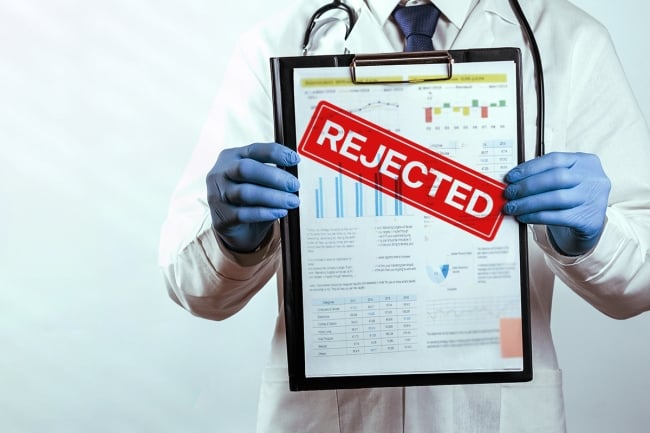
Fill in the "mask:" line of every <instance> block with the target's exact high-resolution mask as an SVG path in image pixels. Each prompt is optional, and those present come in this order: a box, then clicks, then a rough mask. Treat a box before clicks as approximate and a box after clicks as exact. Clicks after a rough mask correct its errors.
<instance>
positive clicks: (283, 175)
mask: <svg viewBox="0 0 650 433" xmlns="http://www.w3.org/2000/svg"><path fill="white" fill-rule="evenodd" d="M298 161H299V157H298V154H297V153H296V152H294V151H292V150H291V149H289V148H288V147H285V146H283V145H281V144H278V143H254V144H250V145H248V146H244V147H238V148H233V149H226V150H224V151H222V152H221V153H220V154H219V157H218V158H217V162H216V163H215V165H214V167H213V168H212V170H210V172H209V173H208V175H207V177H206V184H207V189H208V205H209V206H210V214H211V215H212V224H213V226H214V228H215V230H216V231H217V233H218V234H219V236H220V237H221V239H222V240H223V241H224V242H225V243H226V245H228V247H230V248H231V249H232V250H234V251H238V252H250V251H253V250H255V248H256V247H258V246H259V245H260V244H261V243H262V241H263V240H264V238H265V237H266V236H267V234H268V233H269V230H270V228H271V225H272V223H273V221H275V220H276V219H278V218H282V217H284V216H285V215H287V212H288V209H293V208H296V207H298V205H299V203H300V201H299V199H298V196H297V195H296V194H295V192H297V191H298V188H299V186H300V185H299V183H298V179H297V178H296V177H295V176H293V175H292V174H291V173H289V172H287V171H285V170H283V169H281V168H278V167H275V166H273V165H269V164H276V165H279V166H285V167H290V166H294V165H296V164H297V163H298Z"/></svg>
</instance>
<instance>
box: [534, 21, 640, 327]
mask: <svg viewBox="0 0 650 433" xmlns="http://www.w3.org/2000/svg"><path fill="white" fill-rule="evenodd" d="M572 65H573V66H572V74H571V77H566V78H567V79H568V80H569V85H570V87H569V90H568V91H569V92H570V97H569V98H570V101H571V102H570V104H569V107H568V115H569V123H568V131H567V147H566V148H567V150H568V151H575V152H588V153H595V154H597V155H598V156H599V157H600V159H601V162H602V164H603V168H604V170H605V173H606V174H607V175H608V177H609V178H610V180H611V183H612V190H611V193H610V197H609V206H608V209H607V222H606V226H605V230H604V232H603V235H602V237H601V239H600V241H599V243H598V244H597V245H596V247H594V248H593V249H592V250H591V251H590V252H588V253H587V254H585V255H583V256H581V257H565V256H562V255H560V254H558V253H557V252H556V251H555V250H554V249H553V247H552V246H551V244H550V242H549V239H548V237H547V232H546V229H545V227H543V226H535V227H534V228H533V232H534V237H535V240H536V242H537V243H538V244H539V245H540V246H541V248H542V249H543V250H544V252H545V253H546V262H547V264H548V265H549V266H550V267H551V269H552V270H553V271H554V272H555V274H556V275H557V276H558V277H559V278H560V279H561V280H562V281H563V282H564V283H566V284H567V285H568V286H569V287H570V288H571V289H573V290H574V291H575V292H576V293H578V294H579V295H580V296H581V297H582V298H584V299H585V300H587V301H588V302H589V303H591V304H592V305H593V306H594V307H596V308H597V309H599V310H600V311H602V312H603V313H605V314H607V315H609V316H612V317H615V318H619V319H623V318H628V317H632V316H634V315H637V314H640V313H641V312H644V311H647V310H650V253H649V251H648V248H649V243H650V170H648V162H649V161H650V134H649V133H648V127H647V124H646V121H645V119H644V117H643V115H642V114H641V112H640V109H639V107H638V104H637V102H636V100H635V98H634V95H633V94H632V92H631V89H630V87H629V85H628V82H627V79H626V77H625V75H624V72H623V69H622V67H621V65H620V62H619V61H618V57H617V55H616V52H615V50H614V47H613V44H612V42H611V40H610V38H609V35H608V33H607V32H606V31H605V30H604V29H602V28H600V27H598V28H597V29H595V30H594V29H593V28H592V29H589V31H585V32H583V33H581V34H580V35H579V36H578V40H577V41H576V43H575V49H574V52H573V60H572ZM549 108H550V109H552V107H549Z"/></svg>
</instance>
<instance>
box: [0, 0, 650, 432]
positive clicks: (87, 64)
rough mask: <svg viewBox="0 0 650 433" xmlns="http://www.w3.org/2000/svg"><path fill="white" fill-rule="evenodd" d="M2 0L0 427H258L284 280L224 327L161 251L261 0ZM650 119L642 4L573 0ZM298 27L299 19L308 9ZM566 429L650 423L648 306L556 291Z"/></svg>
mask: <svg viewBox="0 0 650 433" xmlns="http://www.w3.org/2000/svg"><path fill="white" fill-rule="evenodd" d="M223 3H225V2H217V1H208V0H185V1H183V2H178V1H171V0H156V1H153V0H138V1H127V0H104V1H97V0H89V1H88V0H87V1H80V0H21V1H13V2H11V3H10V2H9V1H8V0H0V164H1V166H0V431H2V432H4V433H19V432H20V433H23V432H29V433H36V432H45V431H47V432H49V433H57V432H66V433H77V432H79V433H81V432H84V433H85V432H95V433H104V432H156V433H166V432H183V433H194V432H197V433H198V432H219V433H229V432H233V433H241V432H247V431H252V430H253V426H254V419H255V412H256V403H257V390H258V386H259V376H260V370H261V368H262V364H263V362H264V359H265V358H266V354H267V352H268V349H269V347H268V342H269V339H270V336H271V331H272V327H273V317H274V308H275V298H274V296H275V294H274V293H273V291H272V290H266V291H264V292H263V293H261V294H260V295H259V296H258V297H257V298H256V299H254V301H253V302H252V303H251V304H250V305H249V306H248V307H247V308H246V309H245V310H244V311H243V312H241V313H240V314H239V315H237V316H235V317H233V318H232V319H230V320H228V321H226V322H221V323H215V322H210V321H207V320H202V319H198V318H194V317H192V316H191V315H189V314H188V313H186V312H184V311H183V310H182V309H180V308H179V307H177V306H176V305H175V304H173V303H172V302H171V301H170V300H169V299H168V298H167V295H166V293H165V290H164V288H163V284H162V279H161V277H160V273H159V271H158V268H157V265H156V254H157V244H158V234H159V228H160V224H161V222H162V220H163V218H164V215H165V212H166V207H167V202H168V199H169V196H170V194H171V191H172V188H173V186H174V184H175V182H176V181H177V179H178V177H179V175H180V172H181V169H182V167H183V165H184V163H185V162H186V161H187V159H188V157H189V153H190V151H191V150H192V148H193V146H194V144H195V143H196V141H197V139H198V136H199V133H200V130H201V127H202V125H203V123H204V121H205V118H206V116H207V113H208V110H209V107H210V105H211V103H212V99H213V97H214V95H215V93H216V90H217V87H218V85H219V82H220V79H221V76H222V73H223V68H224V64H225V61H226V59H227V57H228V53H229V52H230V47H231V45H232V43H233V41H234V40H235V38H236V37H237V33H238V31H239V29H238V28H237V24H236V20H235V19H233V18H232V16H231V15H230V14H231V13H235V12H240V11H242V10H243V9H244V8H245V9H246V10H247V11H251V12H252V13H253V14H254V15H256V16H257V17H258V18H261V17H262V16H263V15H264V14H265V10H266V9H267V7H268V3H269V2H264V1H262V0H250V1H246V2H241V3H238V2H228V4H227V7H226V8H225V9H223V7H222V6H220V5H222V4H223ZM576 3H577V4H579V5H580V6H582V7H584V8H586V9H587V10H588V11H589V12H591V13H592V14H593V15H595V16H596V17H597V18H598V19H600V20H601V21H603V22H604V23H605V24H606V25H607V26H608V27H609V29H610V31H611V33H612V36H613V38H614V41H615V44H616V46H617V48H618V51H619V54H620V58H621V60H622V62H623V64H624V66H625V69H626V71H627V73H628V76H629V79H630V81H631V83H632V85H633V87H634V89H635V92H636V94H637V97H638V99H639V102H640V104H641V107H642V109H643V111H644V113H645V114H646V118H650V99H649V98H648V96H649V95H650V91H649V90H650V88H649V84H648V79H647V71H648V70H650V65H649V63H648V62H649V61H648V56H647V41H648V40H650V30H649V26H648V25H647V16H648V12H650V6H647V5H646V4H645V3H639V2H636V1H633V0H621V1H619V2H605V1H604V0H580V1H576ZM297 24H298V25H303V23H297ZM553 328H554V332H555V336H556V342H557V348H558V351H559V356H560V361H561V364H562V366H563V368H564V373H565V394H566V406H567V413H568V426H569V430H570V432H590V433H610V432H613V431H624V432H627V433H642V432H647V431H648V421H650V414H649V413H648V410H647V409H648V401H649V399H648V392H649V391H648V390H650V375H649V374H648V372H647V366H648V364H649V361H650V343H648V331H649V330H650V314H646V315H645V316H641V317H638V318H635V319H632V320H628V321H623V322H617V321H614V320H611V319H608V318H606V317H604V316H603V315H601V314H600V313H598V312H596V311H595V310H593V309H592V308H591V307H590V306H588V305H587V304H586V303H584V302H583V301H581V300H580V299H578V298H577V296H575V295H574V294H573V293H572V292H570V291H568V290H566V289H564V288H558V290H557V294H556V298H555V312H554V320H553Z"/></svg>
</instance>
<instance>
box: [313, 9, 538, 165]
mask: <svg viewBox="0 0 650 433" xmlns="http://www.w3.org/2000/svg"><path fill="white" fill-rule="evenodd" d="M509 2H510V6H511V7H512V9H513V10H514V11H515V14H516V15H517V19H518V20H519V23H520V24H521V26H522V27H523V32H524V35H525V37H526V39H527V40H528V43H529V44H530V50H531V55H532V57H533V64H534V73H535V91H536V93H537V123H538V125H537V131H536V146H535V156H536V157H539V156H542V155H544V153H545V149H544V110H545V107H544V105H545V103H544V73H543V71H542V58H541V55H540V53H539V47H538V45H537V40H536V39H535V35H534V33H533V29H532V28H531V27H530V24H529V23H528V20H527V19H526V15H525V14H524V11H523V10H522V9H521V6H520V5H519V2H518V1H517V0H509ZM332 11H334V12H336V11H340V13H339V14H338V15H337V14H333V15H332V16H330V17H325V14H328V13H329V12H332ZM341 13H342V15H341ZM340 16H343V18H340ZM356 22H357V13H356V11H355V10H354V9H352V8H351V7H350V6H349V5H347V4H345V3H343V2H342V1H341V0H333V1H332V2H331V3H327V4H325V5H323V6H321V7H320V8H318V9H317V10H316V12H314V14H313V15H312V16H311V18H310V20H309V23H308V24H307V29H306V30H305V36H304V38H303V42H302V53H303V55H307V54H308V52H309V49H310V47H311V46H312V43H313V40H314V38H313V36H314V35H315V34H316V33H318V31H319V30H320V29H321V28H323V27H326V26H328V25H329V24H332V23H343V24H344V25H345V38H346V39H347V37H348V36H349V35H350V32H351V31H352V28H353V27H354V25H355V23H356Z"/></svg>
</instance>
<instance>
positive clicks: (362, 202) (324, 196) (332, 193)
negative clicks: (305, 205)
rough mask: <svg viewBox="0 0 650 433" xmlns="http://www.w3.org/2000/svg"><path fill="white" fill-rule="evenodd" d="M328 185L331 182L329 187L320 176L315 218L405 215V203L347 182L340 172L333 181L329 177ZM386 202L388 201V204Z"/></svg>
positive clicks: (374, 190) (361, 185) (316, 193)
mask: <svg viewBox="0 0 650 433" xmlns="http://www.w3.org/2000/svg"><path fill="white" fill-rule="evenodd" d="M332 181H333V182H332ZM330 182H332V183H330V184H329V185H330V186H329V187H328V186H327V181H326V179H325V180H324V179H323V177H319V178H318V184H317V186H316V188H315V189H314V205H315V206H314V210H315V217H316V218H317V219H323V218H346V217H356V218H362V217H373V216H375V217H383V216H403V215H404V202H402V201H401V200H399V199H396V198H388V197H387V196H386V195H385V194H384V193H382V192H381V191H379V190H377V189H374V188H370V187H368V186H366V185H364V184H362V183H361V182H358V181H354V180H350V179H348V178H346V177H344V176H343V175H342V174H340V173H339V174H337V175H335V176H334V178H333V179H332V178H330ZM369 199H370V201H369V202H367V203H366V201H368V200H369ZM387 199H388V200H390V202H387V201H386V200H387ZM353 208H354V211H353V210H352V209H353Z"/></svg>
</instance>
